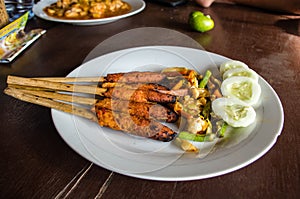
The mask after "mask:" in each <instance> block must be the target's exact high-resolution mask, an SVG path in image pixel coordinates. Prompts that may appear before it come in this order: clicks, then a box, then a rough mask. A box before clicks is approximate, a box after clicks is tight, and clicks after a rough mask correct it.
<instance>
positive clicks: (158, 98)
mask: <svg viewBox="0 0 300 199" xmlns="http://www.w3.org/2000/svg"><path fill="white" fill-rule="evenodd" d="M103 96H104V97H108V98H114V99H115V98H117V99H121V100H127V101H134V102H158V103H174V102H176V96H174V95H169V94H165V93H160V92H158V91H155V90H142V89H128V88H122V87H115V88H108V89H107V91H106V92H104V93H103Z"/></svg>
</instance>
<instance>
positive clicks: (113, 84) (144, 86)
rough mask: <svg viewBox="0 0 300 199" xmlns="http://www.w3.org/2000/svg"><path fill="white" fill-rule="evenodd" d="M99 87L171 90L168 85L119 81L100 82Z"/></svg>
mask: <svg viewBox="0 0 300 199" xmlns="http://www.w3.org/2000/svg"><path fill="white" fill-rule="evenodd" d="M98 86H99V87H101V88H113V87H122V88H128V89H140V90H162V91H167V90H169V89H168V88H167V87H165V86H162V85H159V84H155V83H130V84H128V83H119V82H100V83H99V85H98Z"/></svg>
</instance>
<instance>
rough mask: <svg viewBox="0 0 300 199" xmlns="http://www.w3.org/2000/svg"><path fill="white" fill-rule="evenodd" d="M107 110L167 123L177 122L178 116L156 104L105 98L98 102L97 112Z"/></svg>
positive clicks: (96, 104)
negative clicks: (102, 109)
mask: <svg viewBox="0 0 300 199" xmlns="http://www.w3.org/2000/svg"><path fill="white" fill-rule="evenodd" d="M101 108H106V109H109V110H112V111H118V112H122V113H129V114H130V115H135V116H138V117H144V118H146V119H155V120H160V121H166V122H169V123H171V122H176V121H177V119H178V115H177V114H176V113H175V112H174V111H172V110H171V109H169V108H167V107H165V106H162V105H160V104H155V103H142V102H133V101H124V100H118V99H111V98H104V99H101V100H97V102H96V103H95V110H98V109H101Z"/></svg>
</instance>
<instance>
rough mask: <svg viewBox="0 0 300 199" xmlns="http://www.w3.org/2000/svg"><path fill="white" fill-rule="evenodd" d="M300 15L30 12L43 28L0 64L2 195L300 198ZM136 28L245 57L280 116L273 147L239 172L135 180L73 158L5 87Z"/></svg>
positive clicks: (219, 10)
mask: <svg viewBox="0 0 300 199" xmlns="http://www.w3.org/2000/svg"><path fill="white" fill-rule="evenodd" d="M194 10H201V11H203V12H205V13H206V14H209V15H211V17H212V18H213V19H214V20H215V23H216V25H215V28H214V29H213V30H212V31H209V32H206V33H199V32H194V31H192V30H191V29H190V28H189V26H188V25H187V19H188V15H189V13H190V12H191V11H194ZM299 20H300V17H299V16H294V15H285V14H282V13H275V12H270V11H265V10H260V9H256V8H250V7H243V6H235V5H225V4H214V5H213V6H212V7H211V8H208V9H202V8H200V7H199V6H197V5H196V4H195V3H193V2H192V1H190V2H189V3H188V4H186V5H183V6H179V7H175V8H172V7H163V6H161V5H157V4H153V3H147V6H146V8H145V10H144V11H143V12H141V13H139V14H137V15H134V16H132V17H129V18H126V19H122V20H119V21H117V22H114V23H110V24H105V25H96V26H74V25H68V24H62V23H55V22H50V21H45V20H42V19H39V18H36V17H35V18H33V19H31V20H30V21H29V22H28V25H27V28H28V29H32V28H44V29H46V30H47V32H46V34H45V35H43V36H42V37H41V38H40V39H39V40H38V41H36V42H35V43H34V44H33V45H32V46H30V47H29V48H28V49H27V50H26V51H25V52H24V53H22V54H21V55H20V56H19V57H18V58H17V59H16V60H15V61H14V62H12V63H11V64H1V65H0V90H1V92H0V118H1V120H0V132H1V133H0V157H1V160H0V169H1V177H0V198H289V199H291V198H300V189H299V188H300V172H299V170H300V169H299V165H300V150H299V146H300V134H299V129H300V114H299V112H300V100H299V98H300V92H299V91H300V79H299V77H300V37H299V35H300V24H299ZM139 27H163V28H168V29H171V30H176V31H179V32H181V33H183V34H185V35H187V36H189V37H191V38H193V39H194V40H195V41H196V42H197V43H199V44H200V45H202V46H203V47H204V48H205V49H206V50H207V51H211V52H213V53H217V54H220V55H223V56H227V57H229V58H232V59H237V60H241V61H243V62H245V63H247V64H248V65H249V66H250V67H251V68H253V69H254V70H255V71H256V72H257V73H258V74H260V75H261V76H262V77H263V78H264V79H265V80H266V81H268V82H269V84H270V85H271V86H272V87H273V88H274V89H275V91H276V92H277V94H278V95H279V97H280V99H281V101H282V104H283V107H284V113H285V122H284V128H283V131H282V133H281V135H280V136H279V137H278V139H277V142H276V144H275V145H274V146H273V147H272V148H271V149H270V151H268V152H267V153H266V154H265V155H264V156H263V157H261V158H260V159H258V160H257V161H255V162H254V163H252V164H250V165H248V166H246V167H244V168H242V169H239V170H237V171H234V172H231V173H228V174H225V175H221V176H217V177H213V178H208V179H202V180H193V181H176V182H165V181H154V180H144V179H137V178H133V177H128V176H125V175H121V174H118V173H114V172H111V171H109V170H107V169H104V168H101V167H99V166H97V165H95V164H93V163H91V162H89V161H88V160H86V159H85V158H83V157H81V156H80V155H78V154H77V153H76V152H75V151H74V150H72V149H71V148H70V147H69V146H68V144H66V142H65V141H64V140H63V139H62V138H61V136H60V135H59V133H58V132H57V130H56V129H55V127H54V124H53V121H52V118H51V113H50V109H49V108H44V107H41V106H38V105H33V104H29V103H26V102H22V101H19V100H16V99H14V98H12V97H9V96H6V95H5V94H3V92H2V91H3V90H4V89H5V87H6V77H7V75H10V74H12V75H18V76H25V77H39V76H65V75H67V74H68V73H69V72H70V71H72V70H73V69H75V68H76V67H78V66H80V65H81V64H82V62H83V61H84V59H85V58H86V56H87V55H88V54H89V52H90V51H91V50H92V49H93V48H95V47H96V46H97V45H98V44H99V43H101V42H102V41H104V40H106V39H107V38H109V37H111V36H113V35H115V34H117V33H120V32H123V31H126V30H131V29H133V28H139ZM166 39H167V40H169V42H171V43H172V40H173V41H174V42H175V40H176V38H166ZM149 40H151V38H149Z"/></svg>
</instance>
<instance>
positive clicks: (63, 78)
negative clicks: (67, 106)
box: [32, 77, 105, 83]
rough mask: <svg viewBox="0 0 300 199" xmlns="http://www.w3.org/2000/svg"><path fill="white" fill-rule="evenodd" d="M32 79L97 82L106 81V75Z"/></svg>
mask: <svg viewBox="0 0 300 199" xmlns="http://www.w3.org/2000/svg"><path fill="white" fill-rule="evenodd" d="M32 79H37V80H45V81H51V82H61V83H63V82H64V83H71V82H88V83H97V82H103V81H105V77H36V78H32Z"/></svg>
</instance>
